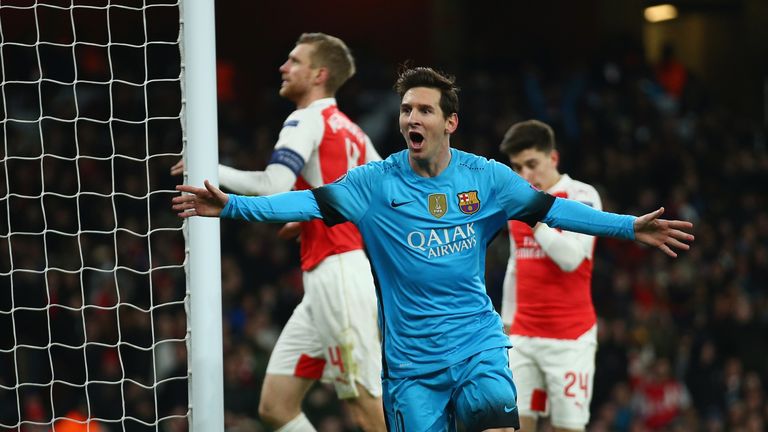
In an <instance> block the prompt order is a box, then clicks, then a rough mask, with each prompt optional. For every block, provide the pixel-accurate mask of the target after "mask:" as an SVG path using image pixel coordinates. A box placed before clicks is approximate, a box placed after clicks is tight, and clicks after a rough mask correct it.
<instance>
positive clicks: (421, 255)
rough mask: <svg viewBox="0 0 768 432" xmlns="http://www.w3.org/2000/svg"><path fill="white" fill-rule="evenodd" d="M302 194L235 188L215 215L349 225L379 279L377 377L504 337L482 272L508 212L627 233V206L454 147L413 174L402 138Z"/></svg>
mask: <svg viewBox="0 0 768 432" xmlns="http://www.w3.org/2000/svg"><path fill="white" fill-rule="evenodd" d="M299 194H300V192H292V193H286V194H281V195H276V196H274V197H239V196H236V195H232V196H231V198H230V201H229V202H228V203H227V205H226V207H225V208H224V210H223V211H222V216H224V217H238V218H243V219H248V220H259V221H274V222H281V221H287V220H305V219H306V218H316V217H322V218H323V219H324V220H325V222H326V223H327V224H331V225H332V224H336V223H341V222H346V221H351V222H353V223H354V224H355V225H357V227H358V228H359V229H360V232H361V234H362V236H363V240H364V242H365V244H366V248H367V250H368V253H369V255H370V258H371V263H372V264H373V267H374V270H375V273H376V276H377V279H378V282H379V283H378V287H377V291H378V296H379V312H380V315H379V322H380V327H381V336H382V352H383V354H384V361H383V368H384V370H383V375H384V377H392V378H402V377H409V376H415V375H421V374H425V373H429V372H434V371H437V370H440V369H443V368H446V367H448V366H450V365H453V364H455V363H457V362H460V361H462V360H463V359H466V358H468V357H470V356H472V355H473V354H476V353H478V352H480V351H483V350H486V349H490V348H494V347H504V346H509V339H508V338H507V336H506V335H505V334H504V331H503V326H502V322H501V319H500V317H499V315H498V314H497V313H496V312H495V310H494V308H493V306H492V304H491V301H490V298H489V297H488V295H487V294H486V291H485V276H484V275H485V254H486V246H487V245H488V243H489V242H490V241H491V239H492V238H493V237H494V236H495V235H496V233H497V232H498V230H499V229H500V228H502V227H503V226H504V225H505V224H506V221H507V220H508V219H517V220H522V221H524V222H527V223H529V224H531V225H534V224H535V223H536V222H538V221H543V222H546V223H548V224H549V225H550V226H553V227H560V228H566V229H568V228H570V229H572V230H575V231H579V232H585V233H588V234H593V235H614V236H618V237H624V238H633V236H634V232H633V229H632V222H633V221H634V219H633V218H632V217H630V216H619V215H611V214H608V213H604V212H598V211H596V210H593V209H591V208H589V207H587V206H585V205H583V204H580V203H576V202H568V203H566V201H568V200H561V199H557V200H556V199H555V198H554V197H552V196H551V195H548V194H546V193H544V192H539V191H537V190H535V189H533V187H532V186H530V184H529V183H527V182H526V181H525V180H523V179H522V178H521V177H520V176H519V175H517V174H516V173H515V172H514V171H512V170H511V169H509V167H507V166H506V165H503V164H500V163H498V162H496V161H493V160H488V159H485V158H482V157H479V156H476V155H473V154H470V153H466V152H462V151H459V150H455V149H451V160H450V163H449V165H448V167H447V168H446V169H445V170H444V171H443V172H442V173H440V174H439V175H438V176H436V177H421V176H419V175H417V174H416V173H415V172H414V171H413V169H412V168H411V166H410V164H409V161H408V152H407V150H404V151H401V152H399V153H395V154H393V155H391V156H390V157H389V158H387V159H386V160H384V161H379V162H371V163H368V164H366V165H363V166H360V167H357V168H354V169H352V170H350V171H349V172H347V174H346V175H345V176H344V177H342V178H341V179H339V180H337V181H336V182H334V183H331V184H328V185H325V186H323V187H320V188H318V189H314V190H313V191H312V194H313V195H314V197H313V198H314V199H312V196H310V195H307V194H306V193H305V195H299ZM553 203H554V205H553ZM558 203H559V204H561V205H560V206H558V205H557V204H558ZM617 218H618V219H617Z"/></svg>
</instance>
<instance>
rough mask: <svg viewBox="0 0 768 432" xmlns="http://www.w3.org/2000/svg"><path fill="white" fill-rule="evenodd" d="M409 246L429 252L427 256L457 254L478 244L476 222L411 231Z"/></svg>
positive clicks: (435, 256) (408, 238)
mask: <svg viewBox="0 0 768 432" xmlns="http://www.w3.org/2000/svg"><path fill="white" fill-rule="evenodd" d="M407 240H408V246H410V247H412V248H414V249H418V250H420V251H423V252H426V253H427V258H430V259H431V258H437V257H441V256H446V255H451V254H455V253H457V252H461V251H465V250H468V249H472V248H474V247H475V246H477V235H476V234H475V223H474V222H472V223H467V224H464V225H458V226H455V227H452V228H438V229H430V230H429V231H411V232H410V233H408V237H407Z"/></svg>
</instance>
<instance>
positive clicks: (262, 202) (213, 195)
mask: <svg viewBox="0 0 768 432" xmlns="http://www.w3.org/2000/svg"><path fill="white" fill-rule="evenodd" d="M176 189H177V190H179V191H181V192H187V193H188V195H182V196H179V197H176V198H174V199H173V209H174V210H176V211H177V212H179V213H178V214H179V216H180V217H183V218H186V217H190V216H208V217H219V216H220V217H227V218H232V219H243V220H247V221H253V222H293V221H308V220H310V219H318V218H321V217H322V215H321V213H320V208H319V206H318V204H317V201H316V200H315V196H314V194H313V193H312V191H310V190H302V191H292V192H284V193H281V194H277V195H270V196H264V197H253V196H242V195H234V194H232V195H227V194H225V193H224V192H222V191H221V190H220V189H219V188H217V187H215V186H213V185H212V184H211V183H210V182H208V181H207V180H206V181H205V188H197V187H194V186H189V185H180V186H176Z"/></svg>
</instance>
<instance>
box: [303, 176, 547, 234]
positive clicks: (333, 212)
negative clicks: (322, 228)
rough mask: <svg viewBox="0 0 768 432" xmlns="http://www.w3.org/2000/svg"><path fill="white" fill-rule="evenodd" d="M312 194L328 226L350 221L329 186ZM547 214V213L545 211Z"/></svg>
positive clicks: (313, 191) (317, 189)
mask: <svg viewBox="0 0 768 432" xmlns="http://www.w3.org/2000/svg"><path fill="white" fill-rule="evenodd" d="M312 194H313V195H314V196H315V201H317V206H318V207H319V208H320V214H321V215H322V216H323V222H325V224H326V225H327V226H329V227H330V226H334V225H338V224H340V223H344V222H347V221H349V219H347V218H346V217H344V215H343V214H341V212H340V211H338V210H337V209H336V207H335V206H334V205H333V204H331V203H332V202H333V201H334V200H333V198H332V197H331V191H330V190H328V187H327V186H321V187H319V188H316V189H312ZM545 214H546V213H545Z"/></svg>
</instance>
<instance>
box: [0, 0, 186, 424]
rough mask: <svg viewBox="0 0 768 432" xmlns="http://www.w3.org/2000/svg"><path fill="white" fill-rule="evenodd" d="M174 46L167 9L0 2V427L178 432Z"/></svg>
mask: <svg viewBox="0 0 768 432" xmlns="http://www.w3.org/2000/svg"><path fill="white" fill-rule="evenodd" d="M179 40H180V19H179V4H178V3H177V2H170V1H161V0H160V1H144V2H142V1H139V0H119V1H106V0H101V1H96V0H74V1H55V0H51V1H42V0H41V1H36V2H33V1H29V0H27V1H24V0H0V56H1V58H0V63H1V73H2V76H1V77H0V78H1V79H2V86H1V92H0V97H2V108H0V110H1V111H0V119H2V120H1V122H2V138H1V139H2V143H1V145H0V147H1V148H2V150H0V151H1V152H2V154H1V156H2V164H1V165H0V170H2V171H0V430H13V431H48V430H60V431H61V430H83V431H85V430H90V431H135V430H153V431H155V430H163V431H166V430H167V431H171V430H173V431H175V430H184V429H187V428H188V421H187V419H188V402H187V381H188V373H187V364H186V362H187V360H186V359H187V349H186V340H187V337H186V335H187V331H186V330H187V325H186V322H187V320H186V313H185V307H184V305H185V301H186V298H187V296H186V287H185V276H184V267H183V266H184V239H183V235H182V232H181V226H182V224H181V222H180V221H179V220H178V219H177V218H176V217H175V216H174V215H173V213H172V212H171V211H170V208H169V203H170V198H171V196H172V194H173V193H174V192H173V186H174V184H175V183H176V181H177V179H174V178H171V177H170V176H169V174H168V171H169V168H170V166H171V165H172V164H173V163H174V162H176V161H177V160H178V159H179V157H180V155H181V153H182V128H181V119H180V112H181V107H182V102H181V80H180V74H181V72H180V61H181V60H180V53H179ZM67 419H70V420H67ZM66 423H69V424H66ZM73 426H78V427H79V428H74V429H66V427H73Z"/></svg>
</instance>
